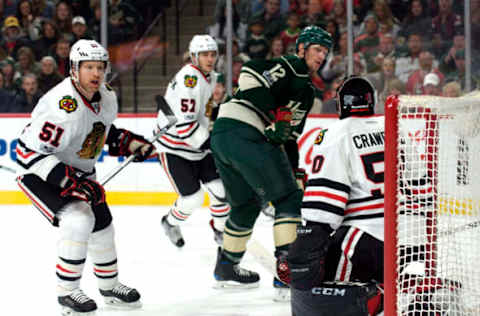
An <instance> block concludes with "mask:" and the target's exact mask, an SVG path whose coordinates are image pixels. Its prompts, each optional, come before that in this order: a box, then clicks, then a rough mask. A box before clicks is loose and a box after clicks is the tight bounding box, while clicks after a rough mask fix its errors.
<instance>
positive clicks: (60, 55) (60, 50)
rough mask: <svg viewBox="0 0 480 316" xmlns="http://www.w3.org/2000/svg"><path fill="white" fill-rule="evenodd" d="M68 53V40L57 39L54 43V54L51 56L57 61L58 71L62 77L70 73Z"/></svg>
mask: <svg viewBox="0 0 480 316" xmlns="http://www.w3.org/2000/svg"><path fill="white" fill-rule="evenodd" d="M69 54H70V41H68V40H67V39H63V38H62V39H59V40H58V42H57V44H56V45H55V55H54V56H53V57H54V58H55V61H56V62H57V66H58V72H59V73H60V74H61V75H62V76H64V77H68V76H69V74H70V63H69V59H68V58H69Z"/></svg>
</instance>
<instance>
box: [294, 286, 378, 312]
mask: <svg viewBox="0 0 480 316" xmlns="http://www.w3.org/2000/svg"><path fill="white" fill-rule="evenodd" d="M381 295H382V294H381V290H380V289H379V288H378V286H377V284H376V283H351V282H345V283H343V282H324V283H321V284H319V286H316V287H313V288H312V289H311V290H298V289H295V288H291V306H292V316H330V315H336V316H374V315H379V312H380V311H381V310H382V306H381Z"/></svg>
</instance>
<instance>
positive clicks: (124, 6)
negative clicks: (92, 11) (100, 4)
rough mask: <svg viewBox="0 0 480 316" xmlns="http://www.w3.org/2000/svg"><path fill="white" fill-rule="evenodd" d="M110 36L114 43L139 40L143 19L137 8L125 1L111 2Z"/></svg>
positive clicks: (114, 0) (113, 0)
mask: <svg viewBox="0 0 480 316" xmlns="http://www.w3.org/2000/svg"><path fill="white" fill-rule="evenodd" d="M109 8H110V20H109V21H110V30H109V32H110V34H109V38H110V37H111V38H112V40H111V42H112V43H114V44H115V43H122V42H126V41H130V40H135V39H137V36H138V35H139V34H138V30H139V29H140V28H141V27H142V26H141V25H142V23H143V18H142V17H141V16H140V14H139V13H138V11H137V10H136V9H135V7H134V6H133V5H132V4H131V3H130V2H129V1H125V0H111V1H110V5H109Z"/></svg>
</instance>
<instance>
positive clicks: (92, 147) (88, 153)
mask: <svg viewBox="0 0 480 316" xmlns="http://www.w3.org/2000/svg"><path fill="white" fill-rule="evenodd" d="M104 143H105V125H103V123H102V122H95V123H93V128H92V131H91V132H90V133H88V135H87V137H86V138H85V140H84V141H83V144H82V149H80V150H79V151H78V152H77V155H78V156H79V157H80V158H83V159H94V158H95V157H96V156H97V155H98V154H99V153H100V151H101V150H102V148H103V145H104Z"/></svg>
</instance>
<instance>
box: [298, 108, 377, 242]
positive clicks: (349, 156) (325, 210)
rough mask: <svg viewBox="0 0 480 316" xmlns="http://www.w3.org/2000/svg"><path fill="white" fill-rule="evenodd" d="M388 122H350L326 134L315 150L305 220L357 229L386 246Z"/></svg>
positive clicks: (340, 123) (368, 119)
mask: <svg viewBox="0 0 480 316" xmlns="http://www.w3.org/2000/svg"><path fill="white" fill-rule="evenodd" d="M384 139H385V132H384V119H383V117H373V116H372V117H348V118H345V119H342V120H340V121H338V122H336V123H335V124H333V125H332V126H330V127H329V128H328V129H325V130H322V131H321V132H320V133H319V134H318V136H317V138H316V140H315V145H314V146H313V151H312V158H313V164H312V169H311V170H310V172H309V180H308V183H307V187H306V188H305V194H304V198H303V203H302V217H303V219H305V220H308V221H314V222H320V223H328V224H330V225H331V226H332V228H334V229H337V228H338V227H339V226H341V225H344V226H353V227H356V228H359V229H361V230H363V231H365V232H367V233H369V234H370V235H372V236H373V237H375V238H377V239H379V240H381V241H383V236H384V232H383V229H384V223H383V210H384V195H383V192H384Z"/></svg>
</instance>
